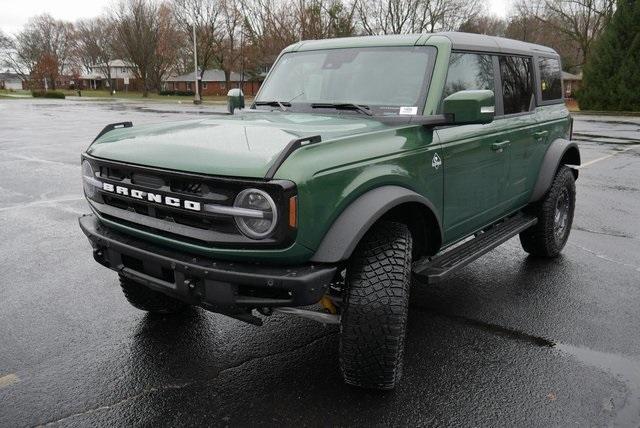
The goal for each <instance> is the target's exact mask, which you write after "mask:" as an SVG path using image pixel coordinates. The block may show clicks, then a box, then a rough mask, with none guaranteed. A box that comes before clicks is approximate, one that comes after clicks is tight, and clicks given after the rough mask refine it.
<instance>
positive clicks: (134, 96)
mask: <svg viewBox="0 0 640 428" xmlns="http://www.w3.org/2000/svg"><path fill="white" fill-rule="evenodd" d="M60 92H63V93H64V94H65V95H66V96H67V97H77V96H78V92H77V91H74V90H68V89H63V90H60ZM81 93H82V97H81V98H92V99H97V100H100V101H103V100H120V99H122V100H132V101H159V102H169V103H175V102H178V101H181V102H193V97H190V96H180V95H158V94H157V93H154V92H150V93H149V96H148V97H147V98H145V97H143V96H142V93H141V92H116V94H115V95H110V94H109V91H103V90H83V91H81ZM0 97H2V98H3V99H10V98H22V97H31V91H27V90H8V89H0ZM73 99H75V100H77V99H78V98H73ZM202 100H203V102H204V103H205V104H214V103H215V104H220V103H226V102H227V97H226V96H205V97H203V98H202ZM249 100H250V98H248V99H247V101H249Z"/></svg>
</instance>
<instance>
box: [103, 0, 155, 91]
mask: <svg viewBox="0 0 640 428" xmlns="http://www.w3.org/2000/svg"><path fill="white" fill-rule="evenodd" d="M113 15H114V18H113V19H114V28H115V36H116V44H117V47H118V50H119V53H120V56H121V57H122V59H123V60H125V61H126V62H128V63H129V64H131V65H133V66H134V67H133V69H134V73H135V75H136V78H138V79H140V81H141V82H142V96H143V97H147V96H148V95H149V89H150V87H149V84H150V78H151V73H152V72H153V67H154V63H155V55H156V51H157V48H158V42H159V37H160V34H159V33H160V29H159V27H160V26H159V9H158V4H157V3H155V2H152V1H151V0H121V2H120V3H119V4H118V5H117V6H116V8H115V10H114V11H113Z"/></svg>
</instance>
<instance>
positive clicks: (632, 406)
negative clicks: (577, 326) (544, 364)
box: [429, 310, 640, 427]
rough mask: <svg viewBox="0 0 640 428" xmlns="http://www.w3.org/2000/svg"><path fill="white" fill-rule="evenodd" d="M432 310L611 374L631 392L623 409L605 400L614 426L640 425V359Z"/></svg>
mask: <svg viewBox="0 0 640 428" xmlns="http://www.w3.org/2000/svg"><path fill="white" fill-rule="evenodd" d="M429 312H434V313H436V314H438V315H441V316H445V317H447V318H453V319H454V320H456V321H458V322H462V323H464V324H467V325H470V326H473V327H476V328H479V329H481V330H484V331H487V332H490V333H492V334H496V335H499V336H503V337H508V338H510V339H513V340H518V341H521V342H527V343H531V344H533V345H537V346H541V347H546V348H551V349H553V350H555V351H559V353H560V354H563V355H565V356H568V357H571V358H573V359H574V360H576V361H578V362H579V363H582V364H584V365H587V366H591V367H594V368H596V369H598V370H602V371H604V372H607V373H610V374H611V375H613V376H615V377H616V378H618V379H619V380H621V381H622V382H623V383H624V384H625V386H626V388H627V391H628V394H627V396H626V398H625V401H624V402H623V403H622V405H621V407H620V408H619V409H616V408H615V404H614V403H613V401H612V399H605V400H604V401H603V403H602V407H603V409H605V410H607V411H609V412H614V413H615V420H614V423H613V425H614V426H625V427H626V426H639V424H640V359H635V358H632V357H627V356H622V355H617V354H612V353H607V352H601V351H594V350H592V349H589V348H583V347H578V346H573V345H568V344H565V343H560V342H553V341H552V340H549V339H546V338H543V337H539V336H534V335H531V334H528V333H524V332H522V331H519V330H515V329H511V328H507V327H503V326H500V325H497V324H491V323H487V322H484V321H479V320H476V319H473V318H468V317H465V316H462V315H454V314H449V313H442V312H440V311H434V310H429Z"/></svg>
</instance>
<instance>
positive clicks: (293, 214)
mask: <svg viewBox="0 0 640 428" xmlns="http://www.w3.org/2000/svg"><path fill="white" fill-rule="evenodd" d="M289 227H292V228H294V229H295V228H296V227H298V197H297V196H292V197H290V198H289Z"/></svg>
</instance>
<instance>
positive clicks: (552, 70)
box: [538, 58, 562, 101]
mask: <svg viewBox="0 0 640 428" xmlns="http://www.w3.org/2000/svg"><path fill="white" fill-rule="evenodd" d="M538 66H539V67H540V89H541V90H542V101H551V100H559V99H561V98H562V80H561V79H562V71H561V70H560V61H558V60H557V59H552V58H539V59H538Z"/></svg>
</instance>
